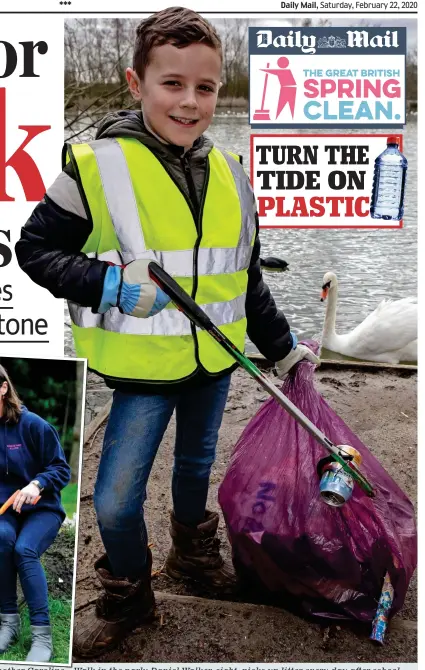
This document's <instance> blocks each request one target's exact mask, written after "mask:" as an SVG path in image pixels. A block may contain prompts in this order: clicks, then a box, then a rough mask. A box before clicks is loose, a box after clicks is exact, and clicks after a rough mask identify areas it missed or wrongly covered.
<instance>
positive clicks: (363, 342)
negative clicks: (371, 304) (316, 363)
mask: <svg viewBox="0 0 425 670" xmlns="http://www.w3.org/2000/svg"><path fill="white" fill-rule="evenodd" d="M335 282H336V277H335ZM335 290H336V286H335ZM329 307H330V305H329ZM335 308H336V305H335ZM417 321H418V307H417V298H416V297H409V298H402V299H400V300H383V301H382V302H381V303H380V304H379V305H378V307H377V308H376V309H375V310H374V311H373V312H372V313H371V314H369V315H368V316H367V317H366V318H365V320H364V321H363V322H362V323H360V324H358V325H357V326H356V327H355V328H354V329H353V330H352V331H351V332H349V333H346V334H344V335H343V334H341V335H340V334H337V333H335V332H333V333H332V332H331V333H330V334H329V335H328V337H325V336H324V337H323V342H322V343H323V346H325V347H326V348H328V349H331V350H332V351H336V352H339V353H342V354H344V355H346V356H352V357H354V358H360V359H365V360H371V361H381V362H389V363H397V362H400V361H401V360H417V341H416V340H417Z"/></svg>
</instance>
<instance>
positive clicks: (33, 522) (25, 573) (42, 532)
mask: <svg viewBox="0 0 425 670" xmlns="http://www.w3.org/2000/svg"><path fill="white" fill-rule="evenodd" d="M61 524H62V521H61V519H60V518H59V516H58V515H57V514H55V513H54V512H51V511H50V510H37V511H36V510H34V511H31V512H27V513H25V512H22V513H21V514H17V513H16V512H13V511H12V510H11V509H9V510H7V512H6V513H5V514H4V515H3V516H1V517H0V612H1V613H2V614H16V613H17V612H18V599H17V591H16V586H17V581H16V579H17V575H18V574H19V580H20V582H21V586H22V591H23V592H24V596H25V600H26V602H27V605H28V610H29V615H30V622H31V625H32V626H48V625H49V608H48V600H47V582H46V575H45V574H44V570H43V567H42V565H41V563H40V556H41V555H42V554H43V553H44V552H45V551H46V549H48V548H49V547H50V545H51V544H52V543H53V541H54V540H55V538H56V536H57V534H58V532H59V528H60V527H61Z"/></svg>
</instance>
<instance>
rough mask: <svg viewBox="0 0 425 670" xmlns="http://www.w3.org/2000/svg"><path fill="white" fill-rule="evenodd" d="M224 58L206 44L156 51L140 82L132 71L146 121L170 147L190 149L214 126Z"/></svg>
mask: <svg viewBox="0 0 425 670" xmlns="http://www.w3.org/2000/svg"><path fill="white" fill-rule="evenodd" d="M220 72H221V58H220V56H219V54H218V53H217V51H215V49H213V48H211V47H209V46H206V45H205V44H190V45H189V46H187V47H183V48H182V49H177V47H174V46H172V45H171V44H163V45H162V46H159V47H154V49H152V52H151V54H150V63H149V65H148V66H147V68H146V70H145V76H144V78H143V81H141V80H140V79H139V78H138V76H137V74H136V73H135V72H134V71H133V70H131V69H130V68H129V69H128V70H127V81H128V83H129V86H130V91H131V93H132V95H133V97H134V98H135V99H136V100H140V101H141V102H142V106H143V115H144V118H145V121H146V122H147V123H148V124H149V126H150V127H151V128H152V130H153V131H154V132H155V133H156V134H157V135H159V136H160V137H162V138H163V139H164V140H167V142H170V143H171V144H176V145H177V146H182V147H186V148H188V147H191V146H192V144H193V143H194V141H195V140H196V139H197V138H198V137H199V136H200V135H202V133H203V132H204V131H205V130H206V129H207V128H208V126H209V125H210V123H211V120H212V117H213V114H214V110H215V105H216V102H217V95H218V89H219V87H220Z"/></svg>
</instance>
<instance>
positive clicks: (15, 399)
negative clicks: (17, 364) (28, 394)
mask: <svg viewBox="0 0 425 670" xmlns="http://www.w3.org/2000/svg"><path fill="white" fill-rule="evenodd" d="M3 382H7V391H6V393H5V394H4V396H2V399H3V417H4V419H5V420H6V421H8V422H9V423H18V421H19V417H20V416H21V414H22V402H21V399H20V398H19V396H18V394H17V393H16V391H15V387H14V386H13V384H12V382H11V381H10V378H9V375H8V374H7V371H6V370H5V368H4V367H3V366H2V365H1V364H0V386H2V384H3Z"/></svg>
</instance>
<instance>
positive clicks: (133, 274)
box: [97, 259, 170, 318]
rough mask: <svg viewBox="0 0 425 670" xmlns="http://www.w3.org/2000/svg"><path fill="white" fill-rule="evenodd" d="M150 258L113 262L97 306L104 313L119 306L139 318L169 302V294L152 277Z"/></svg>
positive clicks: (155, 311)
mask: <svg viewBox="0 0 425 670" xmlns="http://www.w3.org/2000/svg"><path fill="white" fill-rule="evenodd" d="M149 263H150V260H144V259H143V260H137V261H132V262H131V263H129V264H128V265H125V266H124V267H123V268H122V267H120V266H118V265H111V266H110V267H109V268H108V269H107V271H106V275H105V279H104V282H103V293H102V298H101V301H100V305H99V308H98V310H97V311H98V312H99V314H104V313H105V312H107V311H108V309H111V307H118V308H119V310H120V311H121V312H123V313H124V314H130V315H131V316H136V317H139V318H146V317H149V316H154V315H155V314H157V313H158V312H160V311H161V310H162V309H164V307H166V306H167V305H168V303H169V302H170V298H169V297H168V295H167V294H166V293H164V291H163V290H162V289H160V288H159V286H157V285H156V284H155V282H154V281H152V280H151V278H150V276H149V272H148V265H149Z"/></svg>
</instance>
